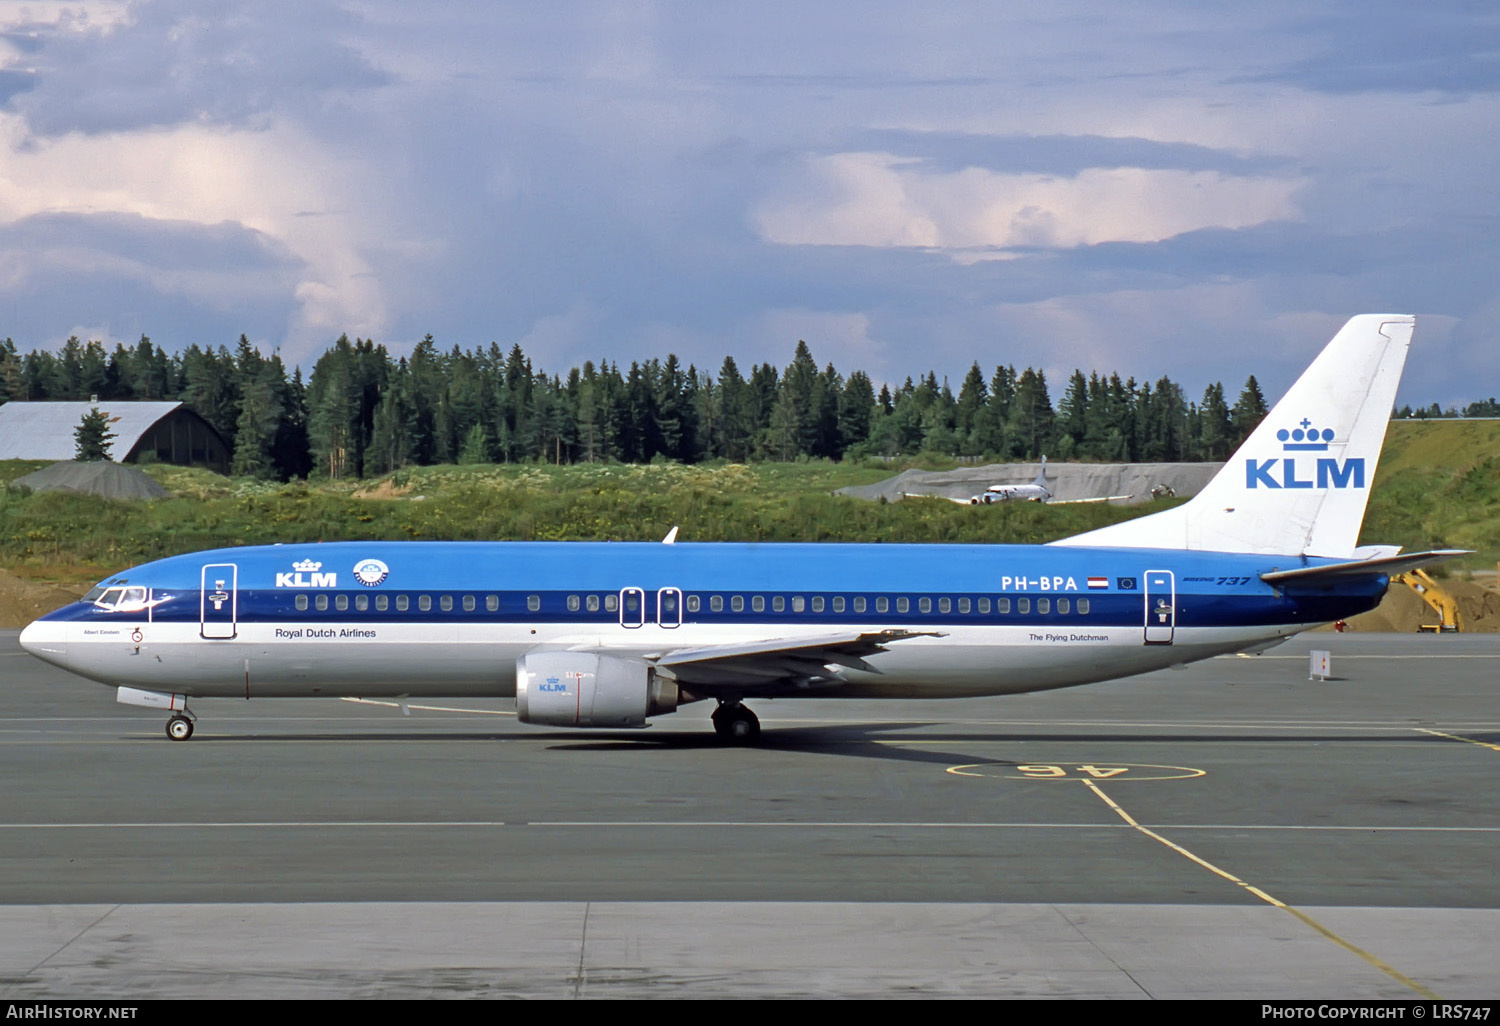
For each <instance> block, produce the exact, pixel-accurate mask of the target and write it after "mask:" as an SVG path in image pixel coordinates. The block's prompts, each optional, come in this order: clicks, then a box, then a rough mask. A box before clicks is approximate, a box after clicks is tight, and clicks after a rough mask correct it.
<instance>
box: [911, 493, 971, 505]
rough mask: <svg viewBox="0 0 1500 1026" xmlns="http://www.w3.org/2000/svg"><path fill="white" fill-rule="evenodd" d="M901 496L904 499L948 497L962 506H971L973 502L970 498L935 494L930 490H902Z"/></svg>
mask: <svg viewBox="0 0 1500 1026" xmlns="http://www.w3.org/2000/svg"><path fill="white" fill-rule="evenodd" d="M901 497H902V498H903V499H947V500H948V501H949V502H956V503H958V504H959V505H960V506H969V505H972V504H973V503H972V500H970V499H959V498H955V497H953V496H952V495H934V494H932V493H930V492H902V493H901Z"/></svg>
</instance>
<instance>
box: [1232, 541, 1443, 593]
mask: <svg viewBox="0 0 1500 1026" xmlns="http://www.w3.org/2000/svg"><path fill="white" fill-rule="evenodd" d="M1471 554H1472V550H1470V549H1433V550H1432V551H1431V552H1410V553H1407V554H1406V555H1404V556H1382V557H1380V558H1378V559H1358V560H1354V561H1352V562H1349V563H1327V564H1324V565H1323V566H1304V567H1298V568H1297V569H1296V570H1273V571H1272V572H1270V573H1268V574H1261V575H1260V579H1261V580H1263V581H1265V582H1266V583H1267V584H1323V583H1332V582H1334V581H1347V580H1352V579H1354V578H1358V577H1389V576H1391V575H1392V574H1399V573H1403V572H1405V571H1407V570H1415V569H1416V568H1417V567H1419V566H1427V565H1428V564H1429V563H1441V562H1442V561H1443V560H1446V559H1454V558H1456V557H1458V556H1468V555H1471Z"/></svg>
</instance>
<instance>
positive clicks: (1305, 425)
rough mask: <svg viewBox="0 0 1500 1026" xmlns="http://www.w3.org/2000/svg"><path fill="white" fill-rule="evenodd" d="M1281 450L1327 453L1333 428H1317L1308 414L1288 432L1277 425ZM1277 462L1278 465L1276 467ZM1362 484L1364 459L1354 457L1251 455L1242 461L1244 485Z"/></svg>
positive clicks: (1302, 486)
mask: <svg viewBox="0 0 1500 1026" xmlns="http://www.w3.org/2000/svg"><path fill="white" fill-rule="evenodd" d="M1276 437H1277V439H1278V440H1279V441H1280V442H1281V449H1282V451H1283V452H1292V453H1303V452H1327V451H1328V443H1329V442H1332V441H1333V438H1334V431H1333V428H1318V427H1315V426H1314V425H1313V422H1312V421H1311V420H1309V419H1308V418H1307V417H1303V418H1302V420H1301V421H1300V422H1299V424H1298V426H1297V427H1295V428H1292V429H1291V430H1290V431H1289V430H1287V429H1286V428H1280V429H1278V430H1277V432H1276ZM1278 464H1279V466H1278ZM1364 486H1365V461H1364V458H1363V457H1359V456H1354V457H1351V458H1349V459H1347V460H1343V461H1340V460H1337V459H1333V458H1332V457H1328V456H1319V457H1315V458H1314V457H1308V456H1283V457H1282V458H1281V459H1269V460H1261V459H1256V458H1255V457H1254V456H1252V457H1250V458H1249V459H1247V460H1245V487H1246V488H1363V487H1364Z"/></svg>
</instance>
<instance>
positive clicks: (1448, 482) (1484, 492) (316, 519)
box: [0, 421, 1500, 585]
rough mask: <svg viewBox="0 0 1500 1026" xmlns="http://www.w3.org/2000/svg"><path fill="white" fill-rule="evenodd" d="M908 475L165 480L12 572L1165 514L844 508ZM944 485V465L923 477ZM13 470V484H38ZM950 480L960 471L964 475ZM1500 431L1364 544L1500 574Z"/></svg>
mask: <svg viewBox="0 0 1500 1026" xmlns="http://www.w3.org/2000/svg"><path fill="white" fill-rule="evenodd" d="M908 465H911V464H909V463H890V464H875V465H852V464H833V463H820V462H817V463H802V464H760V465H753V466H741V465H716V466H695V467H686V466H676V465H652V466H620V465H612V466H611V465H599V464H595V465H582V466H572V467H551V466H530V465H512V466H482V467H429V468H416V469H411V470H407V471H403V472H400V473H398V474H395V475H393V476H390V477H387V478H384V479H382V480H380V481H377V482H337V483H322V484H313V485H307V484H300V483H296V484H290V485H274V484H265V483H261V482H255V481H249V480H232V479H228V478H223V477H219V476H217V475H214V474H211V473H208V472H206V471H201V470H193V469H186V468H180V467H168V466H159V465H158V466H151V467H147V468H146V469H147V470H148V472H149V473H150V474H152V476H154V477H155V478H157V480H159V481H161V482H162V484H164V485H165V486H166V487H167V488H168V489H169V490H171V491H172V493H173V494H172V497H171V498H168V499H161V500H158V501H155V502H149V503H121V502H107V501H104V500H100V499H93V498H85V497H80V496H70V495H62V494H57V493H51V494H45V495H22V494H20V493H18V492H15V491H11V490H6V491H3V492H0V567H5V568H7V569H10V570H12V571H14V572H16V573H18V574H20V575H22V576H24V577H27V578H30V579H33V580H45V581H53V582H59V583H65V584H69V585H76V584H81V583H88V582H92V581H94V580H97V579H98V578H100V577H102V576H104V575H105V574H107V573H109V572H112V571H115V570H118V569H120V568H122V567H126V566H131V565H133V564H136V563H140V562H144V561H146V560H150V559H155V558H158V557H161V556H166V555H172V554H175V553H180V552H189V551H194V550H197V549H206V548H214V547H217V546H225V545H250V544H261V543H268V542H278V541H283V542H308V541H334V540H343V539H351V540H354V539H408V538H416V539H429V540H440V539H449V540H469V539H527V540H567V539H615V540H644V541H655V540H657V539H660V538H661V537H662V536H663V535H664V534H665V533H666V532H667V530H668V529H670V528H671V527H672V526H673V525H674V524H676V525H679V526H680V527H681V538H682V539H683V540H684V541H721V540H742V541H760V540H780V541H885V542H1016V543H1026V542H1044V541H1050V540H1052V539H1054V538H1060V537H1065V536H1067V535H1070V534H1076V533H1078V532H1080V531H1085V530H1088V529H1090V528H1093V527H1098V526H1102V525H1103V524H1106V523H1112V522H1114V521H1116V520H1121V519H1126V518H1128V517H1132V516H1138V515H1140V514H1141V513H1143V512H1149V511H1150V510H1151V509H1154V508H1162V504H1157V505H1154V506H1145V507H1135V508H1122V507H1114V506H1104V505H1082V506H1041V505H1037V504H1033V503H1014V504H1006V505H1003V506H990V507H983V508H975V507H968V506H960V505H956V504H954V503H950V502H943V501H936V500H934V501H922V500H908V501H905V502H899V503H892V504H889V505H887V504H882V503H870V502H864V501H861V500H857V499H850V498H844V497H842V496H834V495H832V494H831V492H832V491H833V489H835V488H838V487H841V486H844V485H850V484H869V483H872V482H874V481H878V480H881V479H883V478H885V477H888V476H890V475H892V474H895V473H898V472H899V471H901V470H902V469H904V468H905V467H906V466H908ZM922 465H924V466H929V467H938V466H941V465H942V464H941V463H934V462H933V461H923V463H922ZM39 466H41V464H36V463H20V462H12V463H0V481H4V482H5V483H9V482H10V481H11V480H14V479H15V478H16V477H19V476H21V475H23V474H26V473H29V472H30V471H32V470H34V469H37V468H38V467H39ZM949 466H951V464H949ZM1497 468H1500V422H1444V421H1432V422H1398V423H1396V424H1393V425H1392V427H1391V431H1390V435H1389V436H1388V439H1387V443H1386V455H1385V457H1384V460H1383V462H1382V464H1381V467H1380V472H1379V474H1378V475H1377V480H1376V485H1375V491H1374V494H1373V496H1372V498H1371V503H1370V511H1369V515H1368V516H1367V517H1366V530H1365V540H1367V541H1372V542H1373V541H1379V542H1386V543H1394V544H1400V545H1403V546H1405V547H1407V548H1408V549H1416V548H1420V547H1428V546H1432V547H1438V546H1454V547H1461V548H1472V549H1476V550H1478V554H1477V555H1476V556H1475V557H1472V558H1471V559H1470V560H1469V562H1470V563H1471V564H1472V565H1474V566H1480V567H1493V566H1494V565H1495V561H1496V559H1497V558H1500V472H1497Z"/></svg>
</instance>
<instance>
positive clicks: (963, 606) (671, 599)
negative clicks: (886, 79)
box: [295, 591, 1089, 619]
mask: <svg viewBox="0 0 1500 1026" xmlns="http://www.w3.org/2000/svg"><path fill="white" fill-rule="evenodd" d="M643 597H644V593H643V592H636V591H632V592H627V597H626V600H625V604H626V610H627V611H628V612H630V613H632V614H635V613H637V612H638V610H639V608H640V607H639V605H638V603H639V602H640V601H641V600H642V598H643ZM413 598H415V600H416V601H415V607H416V610H417V612H419V613H429V612H431V611H432V609H433V596H431V595H416V596H412V595H406V594H401V593H397V594H395V595H390V594H377V595H355V596H354V597H353V601H352V603H351V600H350V596H348V595H342V594H335V595H333V596H332V597H331V600H330V596H328V595H326V594H318V595H314V596H312V601H311V606H312V608H313V609H315V610H317V611H318V612H320V613H322V612H327V611H328V610H329V609H330V608H332V609H333V610H334V611H336V612H340V613H343V612H347V611H348V610H349V609H350V608H351V606H352V608H353V609H354V611H355V612H358V613H364V612H368V611H369V610H370V609H371V607H372V605H373V607H374V610H375V612H377V613H385V612H389V611H390V610H391V609H393V608H394V610H395V611H396V612H398V613H405V612H409V611H410V610H411V609H412V607H413V601H412V600H413ZM704 598H705V596H701V595H689V596H687V601H686V606H687V611H688V612H689V613H699V612H702V610H703V605H704ZM706 598H707V604H708V609H709V612H711V613H722V612H724V611H725V609H726V608H727V609H728V610H729V612H731V613H743V612H745V610H746V608H747V606H748V608H749V610H750V612H752V613H764V612H765V611H766V608H767V606H768V605H769V607H770V610H771V612H773V613H785V612H787V611H788V607H790V611H791V612H793V613H807V612H812V613H818V614H821V613H825V612H833V613H848V612H852V613H854V614H856V615H859V614H865V613H871V612H873V613H876V614H881V613H890V612H892V611H893V610H894V612H896V613H897V614H906V613H910V612H911V611H912V600H911V599H910V598H908V597H906V596H904V595H901V596H897V597H896V598H890V597H887V596H885V595H879V596H876V597H875V598H873V599H872V598H867V597H866V596H864V595H854V596H852V597H847V598H846V597H845V596H843V595H834V596H832V597H828V598H825V597H824V596H822V595H814V596H811V597H808V596H804V595H791V596H787V595H769V596H767V595H749V596H746V595H709V596H706ZM657 601H658V603H659V608H658V610H657V612H658V617H659V618H662V619H665V618H667V617H675V616H676V615H677V609H676V605H677V599H676V596H675V593H673V592H670V591H669V592H664V593H659V595H658V598H657ZM295 602H296V606H297V609H298V610H299V611H303V612H305V611H306V610H307V609H308V606H309V601H308V596H307V595H305V594H302V595H298V596H297V598H296V600H295ZM458 603H459V605H460V606H461V607H462V609H463V611H464V612H465V613H472V612H475V611H476V610H477V609H478V597H477V596H474V595H463V596H460V597H459V599H458ZM454 604H455V603H454V596H452V595H439V596H437V608H438V610H439V611H440V612H444V613H451V612H453V610H454ZM567 605H568V612H570V613H577V612H580V611H585V612H590V613H597V612H599V610H600V608H601V607H602V608H603V610H604V611H605V612H607V613H614V612H618V611H619V608H620V596H618V595H616V594H613V593H611V594H608V595H581V596H580V595H569V596H568V600H567ZM1031 605H1032V600H1031V599H1029V598H1017V599H1016V600H1015V610H1016V612H1017V613H1019V614H1022V615H1026V614H1029V613H1030V612H1031ZM1055 605H1056V609H1057V612H1058V614H1059V615H1062V616H1067V615H1069V614H1071V613H1072V612H1073V610H1074V607H1075V602H1074V600H1071V599H1066V598H1059V599H1056V600H1055ZM1053 606H1054V600H1053V599H1050V598H1038V599H1037V600H1036V611H1037V612H1038V613H1040V614H1049V613H1051V612H1052V610H1053ZM1076 607H1077V611H1078V615H1079V616H1087V615H1088V612H1089V600H1088V599H1086V598H1080V599H1077V600H1076ZM484 608H485V612H488V613H497V612H499V611H500V596H498V595H485V596H484ZM526 608H527V610H528V611H530V612H533V613H536V612H540V611H541V608H542V597H541V596H540V595H528V596H526ZM993 608H994V611H995V612H996V613H998V614H999V615H1001V616H1006V615H1009V613H1010V611H1011V599H1009V598H1007V597H1000V598H997V599H995V600H994V602H993ZM934 609H936V611H937V612H938V613H939V614H942V615H948V614H952V613H953V612H954V611H955V609H956V610H957V612H958V614H959V615H960V616H968V615H971V614H976V613H977V614H978V615H980V616H989V615H990V610H991V600H990V599H989V598H987V597H981V598H977V599H970V598H968V597H967V596H965V597H962V598H957V599H954V598H947V597H943V598H937V599H933V598H931V597H930V596H926V595H923V596H921V597H919V598H918V599H917V600H916V611H917V612H918V613H921V614H927V615H930V614H931V613H932V612H933V611H934Z"/></svg>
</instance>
